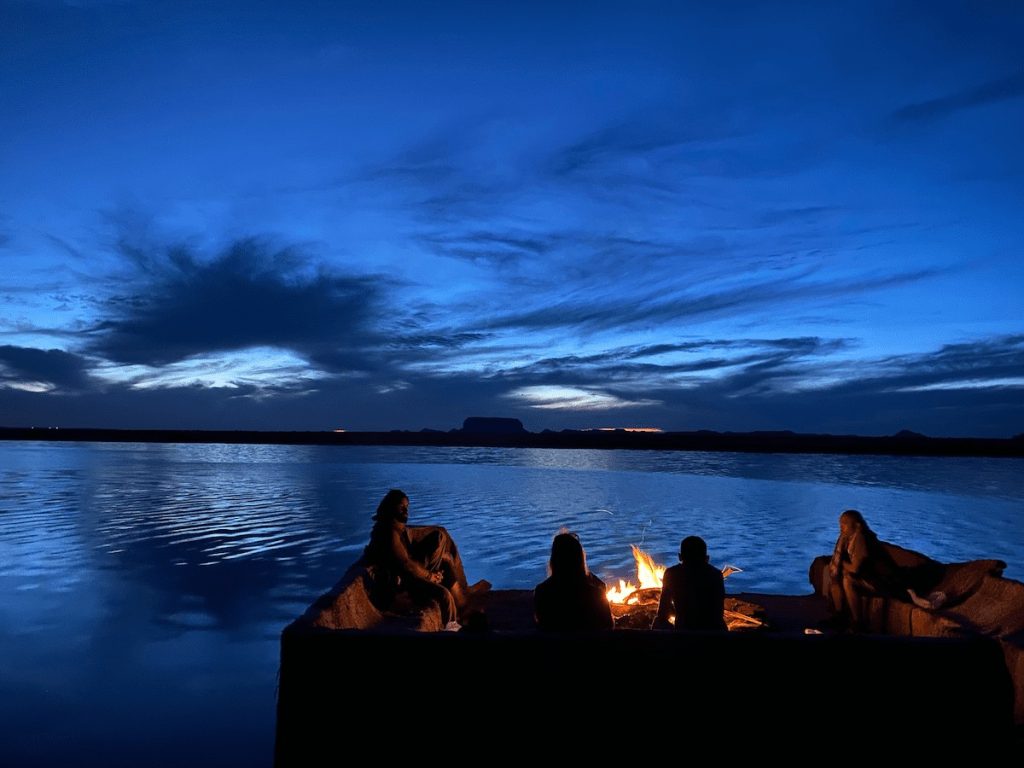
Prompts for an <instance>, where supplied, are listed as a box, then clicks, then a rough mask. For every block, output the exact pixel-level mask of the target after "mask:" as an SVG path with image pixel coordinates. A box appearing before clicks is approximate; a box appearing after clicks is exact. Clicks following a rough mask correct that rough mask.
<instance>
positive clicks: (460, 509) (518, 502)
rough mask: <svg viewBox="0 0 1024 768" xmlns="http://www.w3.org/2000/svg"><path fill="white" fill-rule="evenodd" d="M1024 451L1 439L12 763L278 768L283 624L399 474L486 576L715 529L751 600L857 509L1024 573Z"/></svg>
mask: <svg viewBox="0 0 1024 768" xmlns="http://www.w3.org/2000/svg"><path fill="white" fill-rule="evenodd" d="M1022 470H1024V462H1022V461H1021V460H1017V459H958V458H893V457H879V456H868V457H853V456H810V455H796V456H791V455H761V454H722V453H664V452H653V451H586V450H544V449H491V448H401V447H380V448H374V447H320V446H273V445H252V446H247V445H230V446H221V445H148V444H147V445H142V444H49V443H0V765H12V766H13V765H51V764H66V765H253V766H258V765H269V764H270V762H271V759H272V748H273V726H274V695H275V685H276V675H277V656H278V639H279V635H280V631H281V629H282V628H283V627H284V626H285V625H286V624H287V623H288V622H289V621H291V620H292V619H293V618H295V617H296V616H297V615H299V614H300V613H301V612H302V611H303V610H304V609H305V608H306V606H307V605H308V604H309V603H310V602H311V600H312V599H313V598H314V597H315V596H316V595H318V594H319V593H321V592H323V591H325V590H326V589H327V588H329V587H330V586H331V585H332V584H333V583H334V582H335V581H336V580H337V579H338V577H339V576H340V575H341V574H342V572H343V571H344V570H345V568H346V567H347V566H348V565H349V564H350V563H351V562H352V561H353V560H354V559H355V558H356V557H357V556H358V555H359V553H360V552H361V550H362V547H363V545H364V543H365V542H366V539H367V535H368V533H369V530H370V523H371V521H370V515H371V514H372V512H373V509H374V508H375V506H376V503H377V501H378V500H379V499H380V497H381V495H382V494H383V493H384V491H386V490H387V489H388V488H390V487H400V488H403V489H404V490H405V491H406V492H407V493H408V494H409V495H410V497H411V500H412V507H411V519H410V522H411V523H440V524H443V525H445V526H447V527H448V528H449V530H450V531H451V532H452V534H453V535H454V536H455V538H456V540H457V541H458V542H459V546H460V549H461V551H462V554H463V558H464V560H465V562H466V566H467V571H468V574H469V577H470V579H471V580H475V579H479V578H487V579H489V580H490V581H491V582H492V583H493V584H494V585H495V587H497V588H531V587H533V586H534V585H535V584H536V583H537V582H538V581H540V580H541V579H542V578H543V577H544V565H545V560H546V556H547V547H548V545H549V544H550V539H551V536H552V535H553V534H554V533H555V532H556V531H557V530H558V529H559V527H561V526H563V525H565V526H569V527H570V528H571V529H573V530H575V531H577V532H578V533H579V534H580V537H581V538H582V540H583V543H584V545H585V546H586V548H587V552H588V558H589V562H590V566H591V568H592V569H593V570H594V571H595V572H596V573H598V575H600V576H602V577H603V578H605V579H606V580H607V581H611V580H613V579H614V578H617V577H619V576H627V575H629V573H630V571H631V568H632V557H631V555H630V548H629V545H630V544H631V543H637V544H641V545H642V546H643V547H644V548H645V549H647V550H649V551H650V552H652V554H654V555H655V556H656V558H657V559H659V560H660V561H661V562H664V563H667V564H671V563H672V562H674V561H675V557H674V553H675V552H676V550H677V548H678V544H679V539H680V538H681V537H682V536H684V535H688V534H691V533H698V534H700V535H702V536H704V538H705V539H706V540H707V541H708V546H709V549H710V553H711V560H712V562H713V563H715V564H717V565H723V564H725V563H732V564H735V565H738V566H740V567H742V568H743V569H744V572H743V573H741V574H736V575H734V576H731V577H730V578H729V580H728V582H727V588H728V590H729V591H730V592H739V591H771V592H780V593H786V594H802V593H805V592H808V591H809V587H808V585H807V576H806V574H807V567H808V565H809V563H810V560H811V559H812V558H813V557H814V556H815V555H818V554H824V553H827V552H829V551H831V547H832V544H833V543H834V541H835V537H836V533H837V523H836V518H837V516H838V514H839V513H840V512H841V511H842V510H844V509H846V508H850V507H853V508H857V509H860V510H861V511H862V512H864V515H865V517H866V518H867V520H868V522H869V523H870V524H871V525H872V527H873V528H874V529H875V530H876V531H877V532H878V533H879V535H880V536H881V537H882V538H883V539H886V540H888V541H892V542H895V543H898V544H901V545H903V546H907V547H910V548H913V549H918V550H921V551H924V552H926V553H927V554H930V555H932V556H933V557H936V558H938V559H941V560H965V559H972V558H980V557H998V558H1002V559H1004V560H1006V561H1007V562H1008V563H1009V564H1010V567H1009V569H1008V570H1007V576H1010V577H1013V578H1017V579H1021V578H1024V471H1022Z"/></svg>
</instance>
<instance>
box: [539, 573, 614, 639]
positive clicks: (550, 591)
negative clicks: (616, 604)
mask: <svg viewBox="0 0 1024 768" xmlns="http://www.w3.org/2000/svg"><path fill="white" fill-rule="evenodd" d="M606 593H607V588H606V587H605V585H604V583H603V582H602V581H601V580H600V579H598V578H597V577H596V576H593V575H591V574H588V575H587V576H586V577H584V578H579V577H576V576H573V577H562V578H560V577H557V576H551V577H550V578H549V579H547V580H546V581H543V582H541V583H540V584H538V585H537V588H536V589H535V590H534V591H533V610H534V616H535V618H536V620H537V626H538V627H539V628H540V629H544V630H551V631H555V632H566V631H576V630H586V629H611V628H612V624H613V622H612V618H611V608H610V607H609V606H608V598H607V596H606Z"/></svg>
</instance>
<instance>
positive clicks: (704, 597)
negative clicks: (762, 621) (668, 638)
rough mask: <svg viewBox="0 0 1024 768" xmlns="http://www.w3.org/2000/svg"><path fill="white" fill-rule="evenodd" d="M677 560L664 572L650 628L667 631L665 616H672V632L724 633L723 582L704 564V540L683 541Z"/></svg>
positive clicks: (715, 569)
mask: <svg viewBox="0 0 1024 768" xmlns="http://www.w3.org/2000/svg"><path fill="white" fill-rule="evenodd" d="M679 560H680V563H679V565H673V566H672V567H671V568H669V569H668V570H667V571H665V577H664V579H663V580H662V587H661V602H660V603H659V604H658V615H657V616H655V617H654V623H653V624H652V626H651V629H671V628H672V625H671V624H670V623H669V617H670V616H671V615H673V614H675V617H676V623H675V628H676V629H688V630H711V631H720V632H725V631H726V630H727V627H726V625H725V618H724V612H725V579H724V578H723V577H722V572H721V571H719V570H718V569H717V568H715V567H714V566H713V565H711V564H710V563H708V545H707V544H706V543H705V542H704V539H702V538H701V537H700V536H687V537H686V538H685V539H683V540H682V542H681V543H680V544H679Z"/></svg>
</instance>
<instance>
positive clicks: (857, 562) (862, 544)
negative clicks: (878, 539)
mask: <svg viewBox="0 0 1024 768" xmlns="http://www.w3.org/2000/svg"><path fill="white" fill-rule="evenodd" d="M846 551H847V553H848V554H849V557H850V573H852V574H853V575H861V576H863V574H864V572H865V571H866V568H865V567H864V566H865V564H866V563H867V561H868V555H869V553H868V545H867V542H866V541H865V540H864V534H862V533H861V532H860V531H859V530H858V531H854V532H853V534H852V535H851V536H850V540H849V542H848V543H847V546H846Z"/></svg>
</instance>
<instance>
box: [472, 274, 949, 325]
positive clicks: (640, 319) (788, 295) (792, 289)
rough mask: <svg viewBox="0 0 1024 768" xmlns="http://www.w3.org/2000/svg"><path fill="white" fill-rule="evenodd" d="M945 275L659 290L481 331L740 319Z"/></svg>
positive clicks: (546, 310) (526, 316)
mask: <svg viewBox="0 0 1024 768" xmlns="http://www.w3.org/2000/svg"><path fill="white" fill-rule="evenodd" d="M944 271H945V270H942V269H938V268H932V269H921V270H916V271H910V272H898V273H895V274H887V275H886V274H883V275H867V276H860V277H851V278H847V279H845V280H842V279H833V280H827V281H825V280H816V281H812V280H806V279H802V278H805V277H807V275H808V272H806V271H805V273H804V274H803V275H796V276H787V277H785V278H780V279H774V280H762V281H760V282H753V283H748V284H746V285H740V286H737V287H732V288H724V289H720V290H717V291H708V292H704V293H698V292H696V291H694V290H687V289H684V290H683V291H677V292H675V293H674V294H673V293H668V295H665V294H666V290H665V289H659V290H655V291H651V292H649V293H648V294H647V295H632V296H627V297H621V296H620V295H616V294H611V295H605V296H593V297H588V298H586V299H577V300H569V301H562V302H559V303H556V304H551V305H546V306H543V307H539V308H536V309H528V310H525V311H519V312H511V313H507V314H504V315H500V316H498V317H495V318H492V319H490V320H489V321H488V322H487V325H486V327H488V328H491V329H494V328H520V329H537V328H561V329H567V330H577V331H590V332H593V331H599V330H609V329H624V328H636V327H640V326H649V325H664V324H669V323H673V322H680V321H684V320H690V319H693V318H699V317H712V316H720V315H726V314H740V313H742V312H746V311H749V310H753V309H762V308H766V307H771V306H773V305H779V304H784V303H788V302H791V301H795V300H798V299H799V300H803V299H825V298H839V297H849V296H853V295H858V294H863V293H868V292H871V291H875V290H880V289H883V288H888V287H892V286H898V285H904V284H907V283H914V282H918V281H921V280H925V279H927V278H930V277H934V276H936V275H939V274H942V273H943V272H944Z"/></svg>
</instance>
